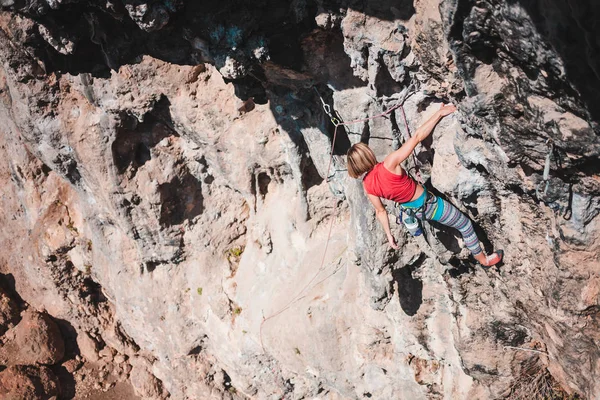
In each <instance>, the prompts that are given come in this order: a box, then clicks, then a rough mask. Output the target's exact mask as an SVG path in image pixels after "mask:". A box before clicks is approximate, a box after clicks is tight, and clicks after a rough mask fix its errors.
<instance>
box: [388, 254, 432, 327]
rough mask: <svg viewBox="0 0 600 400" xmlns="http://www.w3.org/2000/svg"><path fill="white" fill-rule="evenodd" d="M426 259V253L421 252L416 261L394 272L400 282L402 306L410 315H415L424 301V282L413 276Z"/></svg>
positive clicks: (399, 289)
mask: <svg viewBox="0 0 600 400" xmlns="http://www.w3.org/2000/svg"><path fill="white" fill-rule="evenodd" d="M425 259H426V256H425V254H421V255H420V256H419V258H417V260H416V261H414V262H412V263H411V264H409V265H407V266H405V267H403V268H400V269H397V270H395V271H393V272H392V276H393V278H394V281H396V282H397V283H398V298H399V299H400V307H402V310H403V311H404V312H405V313H406V315H408V316H413V315H415V314H416V313H417V311H419V308H420V307H421V304H422V303H423V282H422V281H421V280H420V279H419V278H415V277H413V272H414V271H415V270H416V269H417V268H419V267H420V266H421V265H423V262H424V261H425Z"/></svg>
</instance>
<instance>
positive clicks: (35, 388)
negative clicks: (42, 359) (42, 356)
mask: <svg viewBox="0 0 600 400" xmlns="http://www.w3.org/2000/svg"><path fill="white" fill-rule="evenodd" d="M58 394H59V383H58V379H57V377H56V375H54V373H53V372H52V371H51V370H50V369H49V368H48V367H44V366H41V367H32V366H22V365H19V366H13V367H9V368H7V369H5V370H4V371H2V372H0V396H2V398H3V399H7V400H13V399H14V400H17V399H31V400H38V399H39V400H47V399H52V398H54V399H55V398H56V396H57V395H58Z"/></svg>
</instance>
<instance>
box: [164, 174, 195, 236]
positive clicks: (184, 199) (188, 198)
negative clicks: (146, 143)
mask: <svg viewBox="0 0 600 400" xmlns="http://www.w3.org/2000/svg"><path fill="white" fill-rule="evenodd" d="M158 192H159V194H160V205H161V206H160V224H161V225H163V226H165V227H168V226H173V225H179V224H181V223H183V221H185V220H191V219H193V218H194V217H196V216H198V215H200V214H202V212H203V211H204V197H203V195H202V183H201V182H200V181H199V180H197V179H196V178H195V177H194V176H193V175H192V174H190V173H189V171H187V170H185V171H184V173H183V174H182V176H177V177H175V179H173V180H172V181H170V182H167V183H163V184H161V185H160V186H159V187H158Z"/></svg>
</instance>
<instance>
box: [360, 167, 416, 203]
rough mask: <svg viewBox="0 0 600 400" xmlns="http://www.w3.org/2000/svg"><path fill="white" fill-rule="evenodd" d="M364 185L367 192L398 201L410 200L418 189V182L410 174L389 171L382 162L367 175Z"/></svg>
mask: <svg viewBox="0 0 600 400" xmlns="http://www.w3.org/2000/svg"><path fill="white" fill-rule="evenodd" d="M363 186H364V187H365V190H366V191H367V193H369V194H372V195H375V196H379V197H383V198H384V199H388V200H393V201H395V202H397V203H406V202H409V201H410V200H411V199H412V198H413V196H414V195H415V191H416V190H417V183H416V182H415V181H414V180H413V179H412V178H411V177H409V176H408V174H406V173H404V174H402V175H396V174H395V173H393V172H390V171H388V170H387V168H385V167H384V165H383V163H382V162H380V163H379V164H377V165H375V166H374V167H373V169H372V170H371V171H369V172H368V173H367V175H365V177H364V179H363Z"/></svg>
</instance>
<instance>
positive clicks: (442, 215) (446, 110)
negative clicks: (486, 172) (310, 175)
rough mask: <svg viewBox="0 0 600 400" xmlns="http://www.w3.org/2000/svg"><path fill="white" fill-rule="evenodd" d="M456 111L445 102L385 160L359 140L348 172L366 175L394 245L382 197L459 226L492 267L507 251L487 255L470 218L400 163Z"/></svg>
mask: <svg viewBox="0 0 600 400" xmlns="http://www.w3.org/2000/svg"><path fill="white" fill-rule="evenodd" d="M454 111H456V107H454V106H453V105H452V104H449V105H443V106H442V107H441V108H440V109H439V110H438V111H437V112H436V113H435V115H433V116H432V117H431V118H429V119H428V120H427V122H425V123H424V124H423V125H422V126H421V127H420V128H419V129H417V131H416V132H415V134H414V135H413V136H412V137H411V138H410V139H408V140H407V141H406V142H405V143H404V144H403V145H402V147H400V148H399V149H398V150H396V151H394V152H393V153H391V154H389V155H388V156H387V157H385V159H384V160H383V162H381V163H378V162H377V158H375V154H374V153H373V151H372V150H371V149H370V148H369V146H367V145H366V144H364V143H356V144H355V145H353V146H352V147H351V148H350V150H348V174H349V175H350V176H351V177H352V178H355V179H357V178H362V180H363V187H364V188H365V191H366V192H367V195H368V197H369V200H370V201H371V203H372V204H373V206H374V207H375V211H376V215H377V219H378V220H379V222H381V225H382V226H383V229H384V230H385V233H386V235H387V238H388V242H389V244H390V246H392V247H393V248H394V249H397V248H398V245H397V244H396V240H395V239H394V237H393V236H392V233H391V231H390V223H389V220H388V216H387V211H386V210H385V207H384V206H383V203H382V202H381V199H380V197H383V198H384V199H388V200H393V201H395V202H397V203H400V206H401V207H402V208H403V209H405V210H406V209H408V210H413V211H414V212H415V214H416V216H417V217H418V218H419V219H421V220H423V217H424V218H425V219H427V220H433V221H437V222H439V223H440V224H443V225H446V226H450V227H453V228H456V229H458V230H459V231H460V233H461V235H462V237H463V239H464V241H465V245H466V246H467V248H468V249H469V250H470V251H471V253H473V256H474V257H475V259H476V260H477V261H479V263H481V265H483V266H486V267H490V266H492V265H495V264H497V263H499V262H500V260H502V256H503V255H504V253H503V251H502V250H498V251H497V252H496V253H493V254H491V255H489V256H486V255H485V254H484V253H483V251H482V249H481V246H480V244H479V239H478V238H477V235H476V234H475V230H474V229H473V224H472V223H471V221H470V220H469V218H467V217H466V216H465V215H464V214H463V213H461V212H460V211H459V210H458V209H457V208H456V207H454V206H453V205H452V204H450V203H448V202H447V201H445V200H444V199H442V198H440V197H437V196H434V195H433V194H428V192H427V190H425V189H424V188H423V186H421V185H419V184H417V183H416V182H415V181H414V180H413V179H412V178H411V177H410V176H408V175H407V174H406V171H404V169H403V168H402V166H401V165H400V164H401V163H402V162H403V161H404V160H406V159H407V158H408V157H409V156H410V154H411V153H412V151H413V150H414V148H415V146H416V145H417V144H418V143H420V142H422V141H423V140H424V139H425V138H426V137H427V136H429V135H430V134H431V132H432V131H433V128H435V126H436V125H437V123H438V122H439V121H440V120H441V119H442V118H443V117H445V116H447V115H449V114H451V113H453V112H454Z"/></svg>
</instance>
